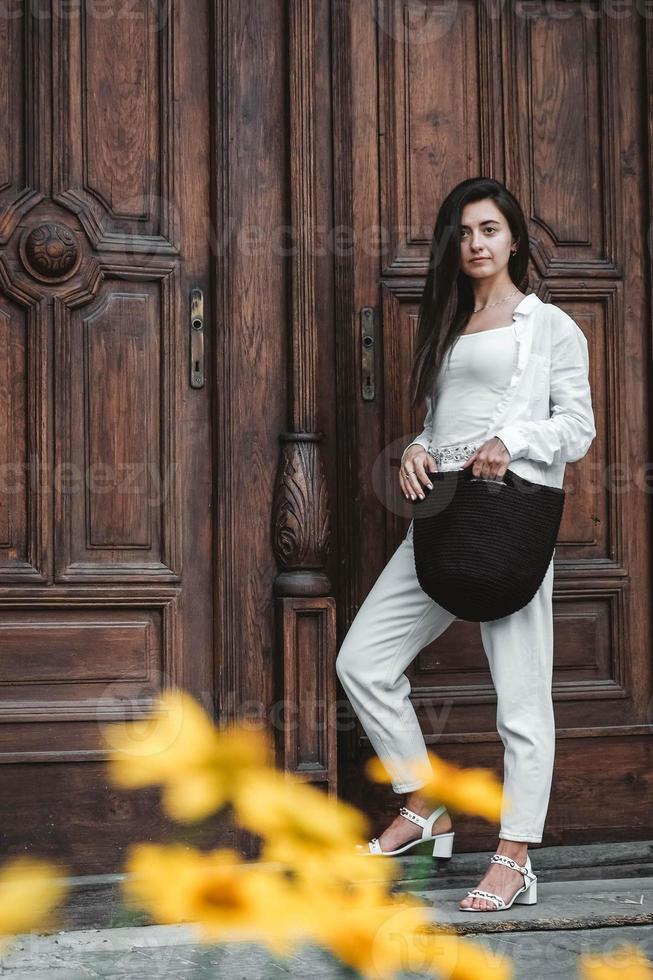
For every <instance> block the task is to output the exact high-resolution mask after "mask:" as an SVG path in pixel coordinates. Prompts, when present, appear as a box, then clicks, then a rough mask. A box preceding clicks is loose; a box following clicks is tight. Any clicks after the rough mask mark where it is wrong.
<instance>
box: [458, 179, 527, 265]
mask: <svg viewBox="0 0 653 980" xmlns="http://www.w3.org/2000/svg"><path fill="white" fill-rule="evenodd" d="M515 246H516V242H515V241H513V237H512V233H511V231H510V226H509V224H508V222H507V221H506V219H505V217H504V216H503V214H502V213H501V211H500V210H499V208H498V207H497V206H496V204H495V203H494V201H493V200H491V199H490V198H487V199H485V200H483V201H472V202H470V203H469V204H466V205H465V206H464V208H463V211H462V215H461V228H460V262H461V265H462V268H463V271H464V272H466V273H467V275H468V276H471V277H472V278H473V279H484V278H486V277H487V276H496V274H497V273H498V272H501V270H503V269H505V268H506V267H507V265H508V260H509V259H510V249H511V248H515ZM477 260H478V261H477Z"/></svg>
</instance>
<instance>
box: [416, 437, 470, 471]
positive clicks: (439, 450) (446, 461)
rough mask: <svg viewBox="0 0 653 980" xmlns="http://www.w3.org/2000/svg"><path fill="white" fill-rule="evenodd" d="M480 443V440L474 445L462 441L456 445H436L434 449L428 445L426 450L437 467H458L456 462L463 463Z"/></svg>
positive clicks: (444, 468)
mask: <svg viewBox="0 0 653 980" xmlns="http://www.w3.org/2000/svg"><path fill="white" fill-rule="evenodd" d="M480 445H481V443H480V442H479V443H478V444H476V445H472V444H467V443H463V444H459V445H456V446H438V447H436V448H435V449H434V448H433V447H432V446H429V448H428V450H427V452H428V453H429V455H430V456H432V457H433V459H434V460H435V461H436V463H437V464H438V468H439V469H443V470H446V469H460V467H459V466H456V464H457V463H464V462H465V460H467V459H469V457H470V456H471V455H472V453H474V452H476V450H477V449H478V448H479V446H480Z"/></svg>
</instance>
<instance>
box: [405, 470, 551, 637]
mask: <svg viewBox="0 0 653 980" xmlns="http://www.w3.org/2000/svg"><path fill="white" fill-rule="evenodd" d="M429 477H430V479H431V483H432V484H433V489H432V490H429V489H428V487H424V499H423V500H420V499H419V497H418V498H416V499H415V501H414V502H413V504H414V511H413V517H414V521H413V552H414V556H415V571H416V573H417V578H418V581H419V584H420V586H421V588H422V589H423V591H424V592H426V594H427V595H429V596H430V597H431V598H432V599H434V600H435V601H436V602H437V603H439V604H440V605H441V606H443V607H444V608H445V609H447V610H448V611H449V612H451V613H453V614H454V615H455V616H456V617H457V618H458V619H464V620H469V621H471V622H476V623H480V622H487V621H489V620H493V619H500V618H501V617H502V616H508V615H510V613H513V612H516V611H517V610H518V609H521V608H522V607H523V606H525V605H526V604H527V603H528V602H530V600H531V599H532V598H533V596H534V595H535V593H536V592H537V590H538V589H539V587H540V585H541V584H542V581H543V579H544V576H545V575H546V571H547V569H548V567H549V563H550V561H551V558H552V557H553V551H554V548H555V543H556V538H557V536H558V531H559V529H560V522H561V520H562V511H563V508H564V502H565V491H564V490H563V489H562V488H559V487H549V486H546V485H545V484H542V483H532V482H531V481H530V480H526V479H524V478H523V477H520V476H518V475H517V474H516V473H514V472H513V471H512V470H510V469H507V470H506V472H505V473H504V476H503V479H502V480H499V479H489V480H488V479H484V478H483V477H475V476H474V475H473V468H472V467H471V466H467V467H465V468H464V469H459V470H444V471H440V472H436V473H430V474H429Z"/></svg>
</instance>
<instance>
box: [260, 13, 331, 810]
mask: <svg viewBox="0 0 653 980" xmlns="http://www.w3.org/2000/svg"><path fill="white" fill-rule="evenodd" d="M288 11H289V32H290V40H289V88H290V93H289V95H290V146H291V147H292V153H291V156H290V194H291V218H292V227H293V229H294V230H295V241H296V249H295V254H294V255H293V256H292V258H291V260H290V261H291V262H292V266H291V281H292V290H291V315H290V331H291V336H290V338H289V341H290V342H289V344H288V348H289V351H290V355H289V358H290V361H289V365H288V367H289V377H290V379H291V384H290V388H291V390H290V405H291V407H290V419H289V429H290V432H289V433H283V434H282V435H281V436H280V442H281V452H280V459H279V469H278V475H277V480H276V486H275V495H274V503H273V532H272V539H273V547H274V550H275V556H276V559H277V562H278V565H279V568H280V573H279V575H278V577H277V579H276V581H275V586H274V591H275V595H276V596H277V600H276V606H277V616H278V625H279V631H278V637H279V653H280V657H279V668H280V669H279V674H278V676H277V682H278V683H277V690H278V694H279V697H280V698H282V700H283V702H284V705H285V706H286V708H287V712H286V718H288V719H289V721H288V722H287V723H285V724H284V725H283V728H282V731H281V734H280V739H279V742H280V744H279V753H280V756H281V759H280V764H281V765H283V767H284V769H286V770H288V771H289V772H293V773H294V774H295V775H299V776H301V778H303V779H306V780H310V781H312V782H316V783H321V784H324V785H325V787H326V789H327V791H328V792H329V793H335V792H336V741H335V739H336V732H335V654H336V650H335V637H336V630H335V601H334V599H333V597H331V596H329V594H328V593H329V592H330V590H331V589H330V583H329V579H328V577H327V575H326V572H325V570H324V567H323V566H324V561H325V558H326V555H327V553H328V537H329V505H328V499H327V487H326V479H325V473H324V465H323V460H322V456H321V449H320V439H321V435H320V434H319V433H316V432H315V429H316V426H317V409H316V401H317V399H316V385H317V344H318V329H317V325H318V306H317V295H318V274H317V272H318V270H317V258H316V250H315V249H314V248H313V243H314V242H315V240H316V236H315V231H316V225H317V222H316V214H317V208H318V205H317V196H316V189H317V180H316V174H315V166H316V160H317V147H316V138H315V125H316V119H317V118H319V117H318V114H317V110H318V106H317V98H316V89H315V54H316V50H315V46H316V43H317V40H316V34H315V2H314V0H290V2H289V5H288Z"/></svg>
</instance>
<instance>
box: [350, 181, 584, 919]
mask: <svg viewBox="0 0 653 980" xmlns="http://www.w3.org/2000/svg"><path fill="white" fill-rule="evenodd" d="M527 268H528V232H527V228H526V221H525V218H524V215H523V212H522V210H521V208H520V206H519V204H518V202H517V201H516V200H515V198H514V197H513V196H512V194H510V192H509V191H508V190H507V189H506V187H505V186H504V185H503V184H501V183H500V182H499V181H496V180H490V179H485V178H474V179H470V180H465V181H463V182H462V183H460V184H458V185H457V186H456V187H454V189H453V190H452V191H451V192H450V194H449V195H448V196H447V198H446V199H445V201H444V202H443V204H442V206H441V208H440V211H439V213H438V216H437V220H436V224H435V229H434V233H433V239H432V243H431V253H430V264H429V273H428V276H427V279H426V284H425V287H424V294H423V297H422V302H421V307H420V314H419V326H418V332H417V338H416V344H415V352H414V359H413V367H412V373H411V379H410V381H411V394H412V404H413V406H417V405H419V404H420V403H421V401H422V399H425V400H426V405H427V415H426V419H425V423H424V429H423V431H422V433H421V434H420V435H418V436H417V437H416V438H415V439H414V440H413V441H412V442H411V443H410V444H409V445H408V446H407V447H406V449H405V450H404V453H403V456H402V459H401V465H400V472H399V483H400V486H401V490H402V493H403V494H404V496H405V497H406V498H407V499H410V500H415V498H416V497H419V498H420V499H422V498H423V497H424V487H429V488H430V487H431V483H430V481H429V473H432V472H436V471H437V469H441V470H444V469H456V468H463V467H466V466H471V467H472V469H473V475H474V476H476V477H481V478H484V479H501V478H502V477H503V474H504V473H505V471H506V469H507V468H508V466H510V468H511V470H512V471H514V472H515V473H517V474H518V475H519V476H522V477H525V478H526V479H529V480H532V481H534V482H537V483H547V484H549V485H551V486H558V487H561V486H562V484H563V478H564V470H565V464H566V463H567V462H571V461H574V460H578V459H581V458H582V457H583V456H584V455H585V453H586V452H587V450H588V449H589V447H590V445H591V443H592V441H593V439H594V437H595V435H596V429H595V426H594V415H593V411H592V402H591V392H590V387H589V380H588V372H589V358H588V349H587V341H586V339H585V337H584V335H583V333H582V331H581V329H580V327H579V326H578V325H577V324H576V323H575V321H574V320H573V319H572V318H571V317H570V316H569V315H568V314H567V313H565V312H564V311H563V310H561V309H560V308H559V307H557V306H555V305H554V304H552V303H544V302H542V301H541V300H540V299H539V298H538V297H537V296H535V294H534V293H530V294H526V293H525V292H524V291H522V288H521V287H522V286H525V285H527ZM429 392H432V393H433V394H432V396H431V395H430V394H429ZM412 530H413V524H412V522H411V524H410V527H409V528H408V532H407V534H406V537H405V538H404V540H403V541H402V542H401V544H400V545H399V547H398V548H397V550H396V551H395V553H394V555H393V556H392V558H391V559H390V561H389V562H388V564H387V565H386V567H385V568H384V569H383V571H382V572H381V575H380V576H379V578H378V579H377V581H376V582H375V584H374V586H373V587H372V590H371V591H370V593H369V595H368V596H367V597H366V599H365V601H364V602H363V604H362V605H361V607H360V609H359V611H358V614H357V615H356V617H355V619H354V621H353V623H352V625H351V627H350V629H349V632H348V633H347V636H346V637H345V640H344V642H343V644H342V646H341V648H340V651H339V653H338V657H337V660H336V671H337V674H338V677H339V679H340V681H341V682H342V684H343V687H344V689H345V691H346V693H347V695H348V697H349V699H350V701H351V702H352V705H353V706H354V709H355V711H356V713H357V715H358V717H359V719H360V721H361V724H362V725H363V728H364V729H365V731H366V733H367V735H368V737H369V739H370V742H371V744H372V746H373V747H374V749H375V751H376V752H377V754H378V755H379V757H380V758H381V759H382V761H383V763H384V765H385V767H386V768H387V770H388V772H389V774H390V776H391V779H392V786H393V789H394V791H395V792H396V793H401V794H404V793H406V794H408V795H407V798H406V800H405V806H404V807H402V808H401V809H400V811H399V815H398V816H397V818H396V819H395V820H394V821H393V823H392V824H391V825H390V826H389V827H388V828H387V829H386V830H385V831H384V832H383V833H382V834H381V836H380V837H379V838H378V839H377V838H374V840H373V841H370V842H369V845H368V849H367V850H366V853H367V854H381V853H385V854H387V853H392V854H398V853H406V852H408V851H410V849H411V847H412V846H414V845H415V844H417V843H418V842H420V841H422V840H432V841H433V844H434V854H443V855H445V856H446V855H447V853H448V854H450V853H451V842H452V840H453V831H452V821H451V817H450V816H449V814H448V812H447V811H446V808H444V807H439V808H437V809H436V810H434V811H432V808H431V806H430V805H429V803H428V802H427V800H426V799H425V798H424V797H423V796H421V795H420V792H419V790H420V787H421V786H423V785H424V783H423V782H422V781H421V780H420V779H416V773H417V772H418V771H419V770H416V769H415V768H413V766H414V764H415V763H417V764H418V765H423V764H427V765H428V756H427V753H426V746H425V744H424V738H423V735H422V732H421V730H420V727H419V723H418V720H417V717H416V715H415V711H414V708H413V706H412V703H411V701H410V698H409V694H410V683H409V680H408V678H407V676H406V675H405V673H404V671H405V670H406V668H407V667H408V665H409V664H410V663H412V661H413V660H414V659H415V657H416V656H417V654H418V653H419V651H420V650H421V649H423V647H424V646H426V645H427V644H428V643H430V642H432V641H433V640H434V639H435V638H436V637H438V636H440V635H441V634H442V633H443V632H444V631H445V630H446V629H447V627H448V626H449V625H450V624H451V623H452V622H453V620H454V619H455V616H453V615H452V614H451V613H449V612H447V611H446V610H445V609H443V608H442V607H441V606H440V605H438V604H437V603H436V602H434V601H433V600H432V599H431V598H430V597H429V596H427V595H426V593H424V592H423V591H422V590H421V588H420V586H419V584H418V581H417V578H416V575H415V566H414V558H413V550H412ZM554 554H555V552H554ZM552 589H553V558H552V559H551V562H550V564H549V567H548V570H547V572H546V575H545V577H544V580H543V582H542V584H541V586H540V588H539V589H538V591H537V593H536V594H535V596H534V597H533V599H532V600H531V601H530V602H529V603H528V604H527V605H526V606H525V607H523V608H522V609H520V610H518V611H517V612H515V613H513V614H512V615H510V616H505V617H502V618H500V619H495V620H492V621H489V622H485V623H481V624H480V632H481V638H482V642H483V648H484V650H485V653H486V655H487V658H488V662H489V667H490V673H491V677H492V682H493V684H494V688H495V691H496V694H497V729H498V732H499V734H500V737H501V740H502V742H503V745H504V804H503V809H502V817H501V828H500V834H499V843H498V846H497V850H496V853H495V854H494V856H493V858H492V860H491V862H490V864H489V866H488V868H487V871H486V873H485V875H484V876H483V878H481V880H480V882H479V884H478V887H477V888H475V889H473V890H471V891H469V892H468V893H467V896H466V897H465V898H464V899H463V900H462V901H461V903H460V906H459V907H460V908H461V909H470V910H472V911H477V912H484V911H495V910H497V909H505V908H509V907H510V906H511V905H512V904H513V902H514V901H520V902H528V903H532V902H534V901H535V900H536V890H535V889H536V886H535V875H534V874H533V873H532V869H531V865H530V857H529V855H528V845H529V843H539V842H540V841H541V840H542V833H543V829H544V821H545V817H546V811H547V808H548V803H549V794H550V788H551V779H552V774H553V759H554V752H555V723H554V714H553V702H552V695H551V680H552V672H553V611H552ZM447 848H448V850H447Z"/></svg>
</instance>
